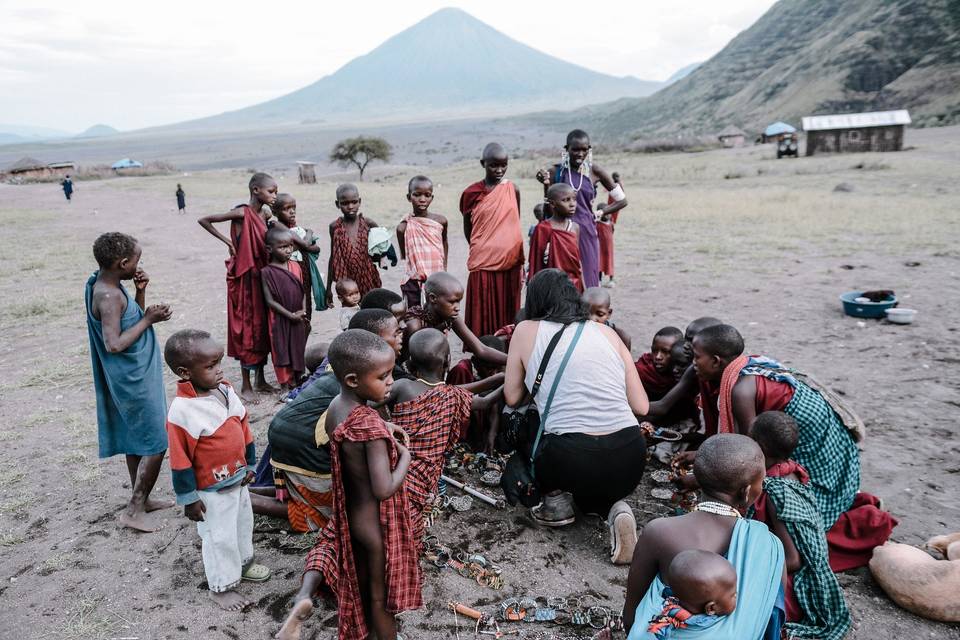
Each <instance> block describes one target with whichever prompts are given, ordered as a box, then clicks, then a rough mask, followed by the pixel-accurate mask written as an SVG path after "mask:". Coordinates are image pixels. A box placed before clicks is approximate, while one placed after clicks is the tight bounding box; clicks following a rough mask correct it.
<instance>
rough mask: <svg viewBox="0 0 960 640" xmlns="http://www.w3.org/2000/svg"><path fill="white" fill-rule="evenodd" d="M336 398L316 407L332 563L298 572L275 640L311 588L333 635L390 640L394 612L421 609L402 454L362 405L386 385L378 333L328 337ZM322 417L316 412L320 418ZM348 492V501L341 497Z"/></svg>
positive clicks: (299, 612)
mask: <svg viewBox="0 0 960 640" xmlns="http://www.w3.org/2000/svg"><path fill="white" fill-rule="evenodd" d="M329 357H330V364H331V365H332V366H333V371H334V374H335V375H336V376H337V379H338V380H339V381H340V394H339V395H338V396H337V397H336V398H334V399H333V401H332V402H331V403H330V407H329V408H328V409H327V412H326V419H325V428H326V430H327V433H328V435H329V436H330V453H331V469H332V475H333V496H334V498H333V504H334V511H333V520H332V523H331V525H332V527H333V536H334V537H335V540H334V541H333V547H332V548H331V549H330V551H331V552H332V553H333V555H335V556H336V560H335V562H331V563H328V564H327V565H326V566H325V567H324V568H325V569H327V570H330V571H333V575H326V574H325V573H321V571H319V570H314V569H311V570H308V571H307V572H306V573H305V574H304V579H303V586H302V588H301V589H300V592H299V593H298V594H297V596H296V604H295V605H294V609H293V611H292V612H291V613H290V615H289V617H288V618H287V621H286V622H285V623H284V625H283V627H282V628H281V629H280V633H279V634H278V635H277V637H278V638H283V639H284V640H288V639H291V638H298V637H299V636H300V629H301V626H302V624H303V620H305V619H306V618H307V617H308V616H309V615H310V611H311V609H312V606H311V603H310V597H311V595H313V590H315V589H316V588H317V587H319V586H324V587H326V588H327V589H331V588H333V589H335V594H336V598H337V612H338V614H339V624H338V629H337V633H338V635H337V637H338V638H340V640H364V639H365V638H367V637H368V636H370V635H371V634H372V636H371V637H376V638H378V639H379V640H395V639H396V638H397V622H396V618H395V617H394V616H395V614H397V613H400V612H401V611H407V610H410V609H418V608H420V607H421V606H423V598H422V595H421V593H420V583H421V580H420V578H421V576H420V564H419V559H418V557H417V551H416V543H415V540H414V539H413V535H412V527H411V522H410V513H409V500H408V498H407V492H406V489H405V487H404V486H403V482H404V477H405V476H406V474H407V468H408V467H409V465H410V452H409V451H408V450H407V448H406V446H404V445H403V444H400V443H399V442H397V441H396V440H395V439H394V435H395V434H398V435H400V436H401V437H405V435H403V431H402V430H401V429H398V428H397V427H396V426H394V425H388V424H387V423H385V422H384V421H383V420H382V419H381V418H380V416H379V415H378V414H377V412H376V411H374V410H373V409H371V408H369V407H368V406H367V402H374V403H382V402H384V401H385V400H386V399H387V396H388V395H389V394H390V388H391V386H392V385H393V377H392V375H391V373H392V371H393V365H394V360H395V352H394V350H393V349H392V348H391V347H390V345H388V344H387V343H386V342H385V341H384V340H383V339H381V338H379V337H377V336H375V335H373V334H372V333H369V332H367V331H362V330H359V329H348V330H347V331H344V332H343V333H341V334H340V335H338V336H337V337H336V338H334V339H333V342H331V343H330V353H329ZM321 420H323V418H321ZM348 498H349V499H348Z"/></svg>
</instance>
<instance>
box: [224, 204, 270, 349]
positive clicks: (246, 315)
mask: <svg viewBox="0 0 960 640" xmlns="http://www.w3.org/2000/svg"><path fill="white" fill-rule="evenodd" d="M266 235H267V225H266V224H265V223H264V222H263V218H261V217H260V216H259V214H257V212H255V211H254V210H253V209H252V208H250V207H249V206H247V205H244V207H243V218H242V219H240V220H234V221H232V222H231V223H230V240H231V241H232V242H233V248H234V255H233V256H231V257H230V259H229V260H227V261H226V265H227V355H228V356H229V357H231V358H237V359H238V360H240V364H241V365H244V366H254V365H259V364H262V363H263V362H264V361H265V360H266V359H267V354H268V353H270V336H269V332H268V321H267V306H266V304H264V301H263V290H262V289H261V288H260V270H261V269H263V267H265V266H266V265H267V262H268V261H269V254H268V253H267V246H266V244H265V243H264V237H265V236H266Z"/></svg>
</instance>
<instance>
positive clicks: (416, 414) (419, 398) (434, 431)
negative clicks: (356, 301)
mask: <svg viewBox="0 0 960 640" xmlns="http://www.w3.org/2000/svg"><path fill="white" fill-rule="evenodd" d="M407 367H408V369H409V370H410V373H411V374H413V375H414V376H415V378H414V379H407V380H397V381H396V382H395V383H394V385H393V389H392V390H391V392H390V397H389V399H388V400H387V406H388V407H390V414H391V419H392V420H393V423H394V424H396V425H397V426H398V427H400V428H401V429H403V430H404V431H406V432H407V435H409V436H410V446H409V448H410V457H411V460H410V469H409V470H408V471H407V478H406V480H405V481H404V484H405V485H406V487H407V493H408V495H409V496H410V507H411V512H410V518H411V520H412V522H413V529H414V539H415V540H416V541H417V543H418V544H419V543H420V541H421V540H422V539H423V532H424V522H423V519H424V511H425V510H426V509H428V508H431V509H432V502H433V499H434V497H435V496H436V492H437V482H438V481H439V480H440V473H441V472H442V471H443V459H444V455H446V453H447V452H449V451H450V450H452V449H453V445H455V444H456V443H457V442H458V441H459V440H460V439H461V437H462V436H463V431H464V427H465V426H466V424H467V422H468V420H469V418H470V413H471V411H477V410H483V409H489V408H491V407H493V406H495V405H496V404H498V403H499V402H500V399H501V397H502V393H501V391H500V390H501V389H502V388H503V387H502V385H503V374H502V373H498V374H494V375H492V376H490V377H488V378H486V379H484V380H481V381H479V382H473V383H469V384H465V385H462V386H454V385H451V384H445V383H444V381H443V380H444V377H445V375H446V373H447V371H448V370H449V368H450V344H449V343H448V342H447V338H446V336H444V335H443V334H442V333H440V332H439V331H437V330H436V329H422V330H420V331H418V332H417V333H416V334H415V335H414V336H413V337H412V338H410V359H409V361H408V363H407ZM498 386H499V387H500V389H497V390H495V391H493V392H492V393H488V394H487V395H485V396H479V395H472V394H473V392H480V391H488V390H490V389H493V388H494V387H498Z"/></svg>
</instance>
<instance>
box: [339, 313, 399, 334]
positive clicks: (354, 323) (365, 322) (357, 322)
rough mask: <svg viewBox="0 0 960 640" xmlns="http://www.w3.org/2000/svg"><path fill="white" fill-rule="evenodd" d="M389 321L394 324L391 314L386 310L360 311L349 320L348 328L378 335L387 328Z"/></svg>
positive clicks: (394, 319)
mask: <svg viewBox="0 0 960 640" xmlns="http://www.w3.org/2000/svg"><path fill="white" fill-rule="evenodd" d="M391 320H393V321H394V322H396V318H394V317H393V314H392V313H390V312H389V311H387V310H386V309H361V310H360V311H357V312H356V313H355V314H353V317H352V318H350V326H349V327H348V328H349V329H362V330H363V331H368V332H370V333H376V334H379V333H380V330H381V329H383V328H384V327H385V326H387V324H389V322H390V321H391Z"/></svg>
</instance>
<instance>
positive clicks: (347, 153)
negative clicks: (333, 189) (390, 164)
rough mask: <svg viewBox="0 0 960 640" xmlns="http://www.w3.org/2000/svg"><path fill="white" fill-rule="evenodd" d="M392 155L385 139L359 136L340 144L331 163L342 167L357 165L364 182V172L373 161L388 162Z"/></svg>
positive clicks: (332, 153) (332, 154) (334, 150)
mask: <svg viewBox="0 0 960 640" xmlns="http://www.w3.org/2000/svg"><path fill="white" fill-rule="evenodd" d="M392 153H393V149H392V148H391V147H390V143H389V142H387V141H386V140H384V139H383V138H368V137H366V136H357V137H356V138H347V139H346V140H341V141H340V142H338V143H337V144H336V146H335V147H333V151H331V152H330V162H337V163H339V164H340V166H341V167H349V166H350V165H351V164H352V165H356V167H357V168H358V169H360V179H361V180H363V172H364V171H365V170H366V168H367V165H368V164H370V161H371V160H380V161H381V162H387V161H389V160H390V155H391V154H392Z"/></svg>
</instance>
